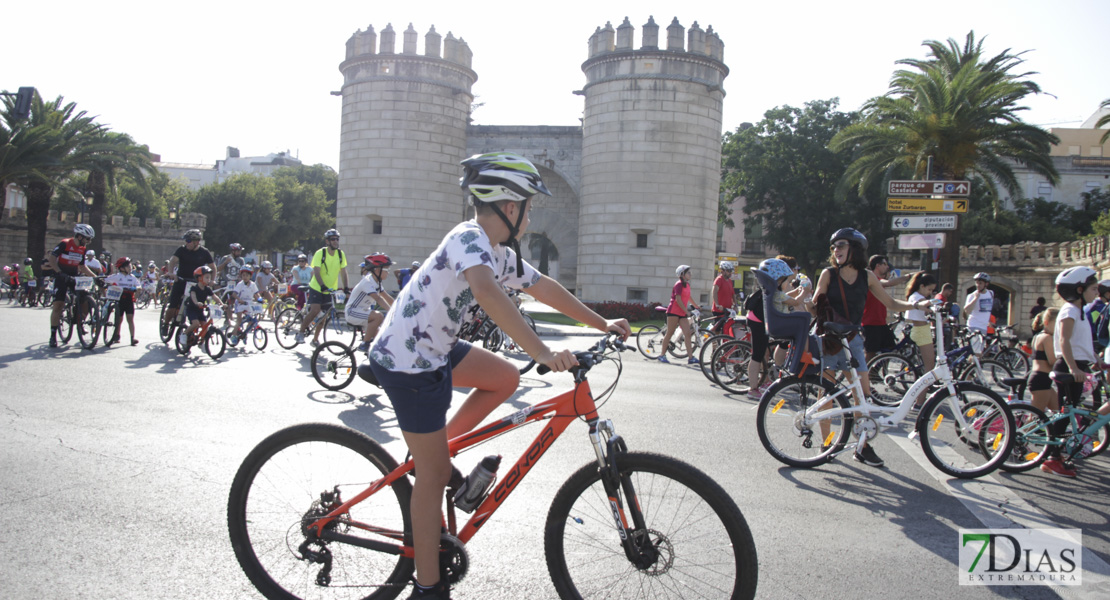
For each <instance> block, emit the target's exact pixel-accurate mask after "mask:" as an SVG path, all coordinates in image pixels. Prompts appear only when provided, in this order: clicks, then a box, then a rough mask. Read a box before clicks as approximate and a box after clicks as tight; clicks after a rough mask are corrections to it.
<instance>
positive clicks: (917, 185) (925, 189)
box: [887, 181, 971, 196]
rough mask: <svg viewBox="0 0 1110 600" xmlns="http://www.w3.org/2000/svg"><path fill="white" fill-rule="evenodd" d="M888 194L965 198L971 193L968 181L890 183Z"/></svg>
mask: <svg viewBox="0 0 1110 600" xmlns="http://www.w3.org/2000/svg"><path fill="white" fill-rule="evenodd" d="M887 193H888V194H890V195H891V196H899V195H903V194H910V195H923V196H967V195H968V194H970V193H971V182H970V181H891V182H890V186H889V187H888V191H887Z"/></svg>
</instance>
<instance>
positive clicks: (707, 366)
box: [698, 334, 736, 382]
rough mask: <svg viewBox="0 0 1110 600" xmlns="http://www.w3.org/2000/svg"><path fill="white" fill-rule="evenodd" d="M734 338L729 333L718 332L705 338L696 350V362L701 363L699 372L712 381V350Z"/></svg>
mask: <svg viewBox="0 0 1110 600" xmlns="http://www.w3.org/2000/svg"><path fill="white" fill-rule="evenodd" d="M735 340H736V338H734V337H732V336H731V335H724V334H718V335H714V336H711V337H710V338H709V339H707V340H705V343H704V344H702V346H701V349H700V350H698V363H699V364H700V365H701V374H702V375H705V378H706V379H708V380H709V381H710V382H713V381H714V379H713V368H712V367H713V352H714V351H715V350H717V348H720V347H721V346H722V345H724V344H727V343H729V342H732V341H735Z"/></svg>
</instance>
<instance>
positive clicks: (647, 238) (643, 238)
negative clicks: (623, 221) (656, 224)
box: [632, 229, 655, 248]
mask: <svg viewBox="0 0 1110 600" xmlns="http://www.w3.org/2000/svg"><path fill="white" fill-rule="evenodd" d="M654 231H655V230H654V229H633V230H632V233H633V234H634V235H635V236H636V246H635V247H636V248H650V247H651V234H652V232H654Z"/></svg>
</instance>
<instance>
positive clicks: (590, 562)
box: [544, 453, 758, 599]
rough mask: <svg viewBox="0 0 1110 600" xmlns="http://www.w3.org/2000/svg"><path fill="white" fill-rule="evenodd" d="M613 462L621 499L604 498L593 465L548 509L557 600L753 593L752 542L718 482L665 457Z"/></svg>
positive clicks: (547, 542)
mask: <svg viewBox="0 0 1110 600" xmlns="http://www.w3.org/2000/svg"><path fill="white" fill-rule="evenodd" d="M615 460H616V463H617V467H618V470H619V473H620V482H619V488H618V489H617V490H616V491H617V496H618V497H617V498H615V499H614V498H612V497H611V495H610V494H609V493H607V492H606V490H605V484H604V482H603V479H602V477H603V476H602V473H601V471H600V470H599V469H598V466H597V463H596V462H595V463H590V464H588V465H586V466H584V467H582V468H581V469H579V470H578V471H577V472H575V473H574V474H573V475H571V476H570V479H568V480H567V482H566V483H565V484H563V487H562V488H561V489H560V490H559V493H558V494H556V495H555V500H554V501H553V502H552V504H551V510H550V511H549V512H548V515H547V525H546V527H545V528H544V554H545V556H546V557H547V569H548V571H549V572H550V574H551V580H552V582H553V583H554V584H555V589H556V591H557V592H558V594H559V597H560V598H668V599H669V598H675V597H684V598H719V597H721V596H722V595H724V596H725V597H727V598H753V597H754V596H755V590H756V584H757V583H758V564H757V558H756V549H755V543H754V542H753V541H752V535H751V531H750V530H749V529H748V524H747V522H746V521H745V520H744V515H743V514H741V512H740V509H739V508H737V506H736V503H735V502H733V501H732V498H730V497H729V496H728V494H727V493H726V492H725V491H724V490H723V489H722V488H721V486H720V485H718V484H717V483H716V482H715V481H713V480H712V479H711V478H710V477H709V476H708V475H706V474H705V473H702V472H701V471H699V470H697V469H695V468H694V467H692V466H690V465H688V464H685V463H683V462H681V461H679V460H676V459H673V458H670V457H667V456H661V455H658V454H648V453H627V454H620V455H618V456H616V457H615ZM613 502H616V503H619V505H620V506H621V507H622V508H623V510H624V511H625V512H626V513H627V514H628V515H629V516H630V519H629V521H630V522H629V523H628V528H629V529H628V537H629V543H630V544H631V545H633V546H634V547H636V550H634V551H633V552H636V560H635V561H630V559H629V556H628V554H626V552H625V548H624V545H623V544H622V541H621V538H620V537H619V536H618V535H617V529H616V526H615V524H614V520H613V519H614V510H615V509H614V507H613V505H612V503H613ZM679 590H681V591H679Z"/></svg>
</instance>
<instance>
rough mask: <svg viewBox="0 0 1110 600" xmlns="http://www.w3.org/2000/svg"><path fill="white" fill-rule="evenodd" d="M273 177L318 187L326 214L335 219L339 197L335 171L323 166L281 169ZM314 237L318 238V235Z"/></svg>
mask: <svg viewBox="0 0 1110 600" xmlns="http://www.w3.org/2000/svg"><path fill="white" fill-rule="evenodd" d="M273 176H274V177H282V176H291V177H293V178H295V179H296V180H297V181H299V182H301V183H307V184H309V185H313V186H316V187H319V188H320V189H321V190H323V192H324V197H325V198H326V200H327V210H328V214H329V215H331V216H332V219H333V220H334V219H335V201H336V199H337V198H338V197H339V174H338V173H336V172H335V169H332V168H331V167H329V166H327V165H325V164H316V165H312V166H305V165H300V166H296V167H282V168H280V169H277V170H276V171H274V172H273ZM316 237H319V234H317V236H316Z"/></svg>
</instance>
